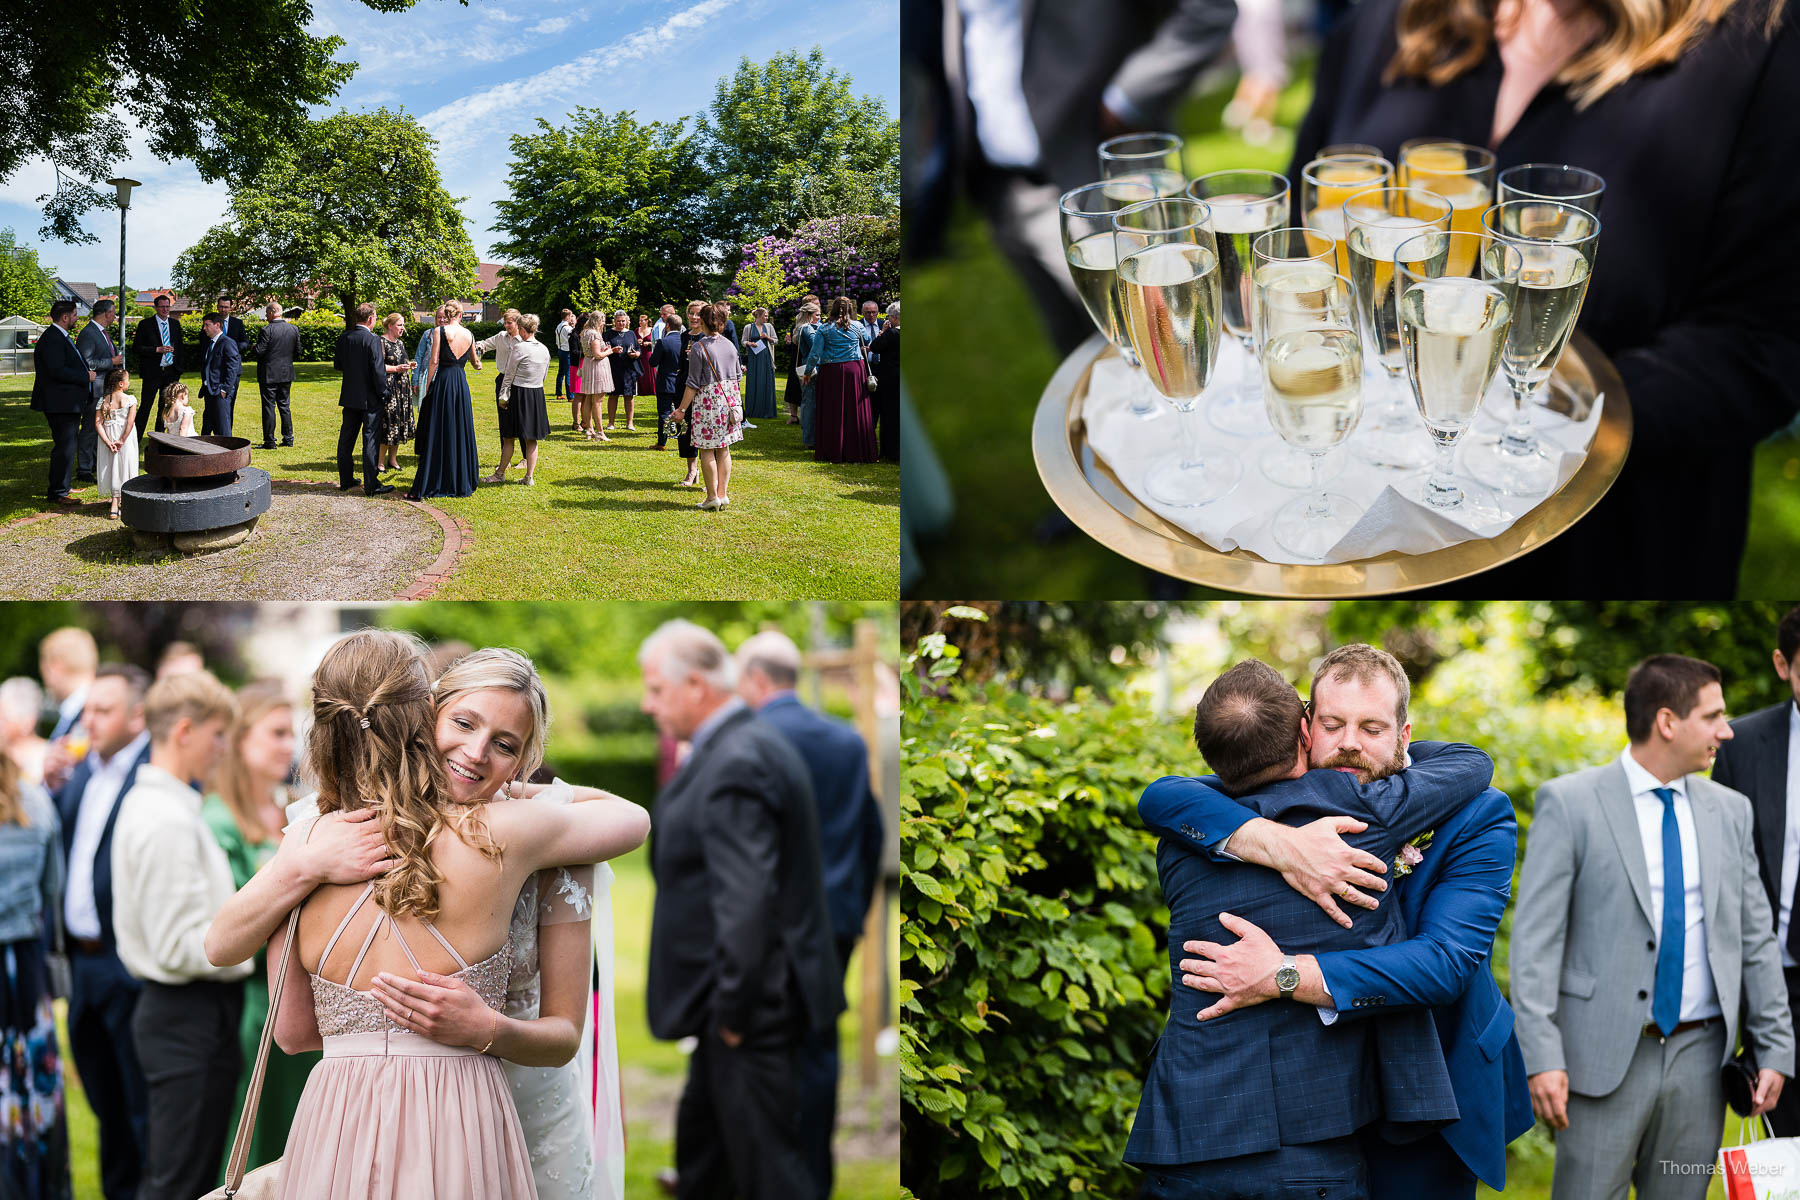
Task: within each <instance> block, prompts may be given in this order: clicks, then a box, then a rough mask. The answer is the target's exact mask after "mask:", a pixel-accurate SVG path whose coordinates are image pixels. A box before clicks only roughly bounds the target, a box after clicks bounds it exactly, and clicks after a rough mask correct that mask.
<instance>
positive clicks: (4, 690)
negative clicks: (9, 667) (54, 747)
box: [0, 675, 50, 784]
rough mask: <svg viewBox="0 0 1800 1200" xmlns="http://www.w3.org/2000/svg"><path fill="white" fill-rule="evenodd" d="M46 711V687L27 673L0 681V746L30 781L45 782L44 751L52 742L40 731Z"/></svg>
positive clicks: (21, 773)
mask: <svg viewBox="0 0 1800 1200" xmlns="http://www.w3.org/2000/svg"><path fill="white" fill-rule="evenodd" d="M43 712H44V689H43V688H41V687H39V686H38V681H37V680H35V679H33V678H31V677H30V676H28V675H15V676H13V677H12V678H11V679H8V680H7V681H6V682H5V683H0V746H5V747H6V755H7V757H8V758H10V759H12V760H13V763H14V765H16V766H17V767H18V768H19V774H20V776H21V777H22V778H23V779H24V780H25V781H26V782H27V783H39V784H41V783H43V782H44V754H45V752H46V751H47V750H49V748H50V743H49V742H47V741H45V740H44V739H43V738H41V737H39V736H38V735H37V724H38V718H39V717H40V716H42V715H43Z"/></svg>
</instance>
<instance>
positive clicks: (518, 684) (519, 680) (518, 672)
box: [432, 647, 550, 781]
mask: <svg viewBox="0 0 1800 1200" xmlns="http://www.w3.org/2000/svg"><path fill="white" fill-rule="evenodd" d="M490 688H492V689H495V690H498V691H503V692H512V693H514V694H516V695H519V696H523V697H524V698H525V706H526V708H528V709H530V710H531V728H530V729H529V730H528V731H527V732H526V734H525V744H524V745H523V746H521V747H520V748H519V775H518V777H519V779H520V780H521V781H523V780H526V779H530V778H531V773H532V772H533V771H535V770H537V769H538V766H539V765H540V764H541V763H542V762H543V761H544V742H545V740H546V739H547V738H548V737H549V735H550V698H549V697H548V696H547V695H545V694H544V681H543V680H542V679H539V678H538V673H537V668H536V667H534V666H532V665H531V660H530V659H529V658H526V657H525V656H524V655H523V654H520V653H519V652H518V651H517V650H507V649H505V648H503V647H491V648H489V649H486V650H475V651H472V652H470V653H468V654H465V655H463V656H462V657H461V658H459V659H457V660H456V661H455V662H453V663H451V664H450V665H449V666H448V667H445V668H444V673H443V674H442V675H439V676H438V681H437V683H436V684H435V685H433V689H432V690H433V691H434V693H435V694H436V696H437V708H438V711H439V712H442V711H443V710H444V709H445V708H447V707H449V705H450V703H451V702H452V701H453V700H455V699H456V698H457V697H459V696H465V695H467V694H468V693H470V692H479V691H486V690H488V689H490Z"/></svg>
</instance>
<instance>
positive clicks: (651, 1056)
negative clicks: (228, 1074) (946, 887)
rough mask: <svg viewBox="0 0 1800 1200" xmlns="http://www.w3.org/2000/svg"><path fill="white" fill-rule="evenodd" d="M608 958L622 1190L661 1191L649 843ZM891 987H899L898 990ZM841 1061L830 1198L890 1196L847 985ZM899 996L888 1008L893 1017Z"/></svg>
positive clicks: (855, 961)
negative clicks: (621, 1115) (647, 994)
mask: <svg viewBox="0 0 1800 1200" xmlns="http://www.w3.org/2000/svg"><path fill="white" fill-rule="evenodd" d="M612 866H613V870H614V872H615V874H616V876H617V877H616V879H615V881H614V883H613V931H614V932H613V936H614V962H615V965H616V970H617V975H616V980H615V999H616V1002H617V1005H618V1033H619V1064H620V1068H621V1070H622V1071H623V1073H624V1077H625V1114H626V1161H625V1194H626V1195H627V1196H630V1197H634V1198H636V1197H640V1196H642V1197H654V1196H658V1195H661V1192H660V1191H659V1190H658V1188H657V1186H656V1174H657V1172H658V1171H660V1170H662V1169H663V1168H664V1167H669V1166H673V1165H674V1163H675V1143H674V1102H675V1098H676V1097H677V1096H678V1095H679V1094H680V1091H681V1082H682V1079H683V1077H684V1076H685V1075H686V1073H687V1061H686V1058H685V1056H683V1055H682V1053H681V1051H680V1050H679V1049H678V1048H677V1047H676V1046H675V1045H674V1044H672V1043H669V1042H659V1041H657V1040H656V1039H655V1038H653V1037H651V1036H650V1029H649V1024H648V1022H647V1019H646V1017H645V1012H644V964H645V963H646V962H647V961H648V954H649V946H650V908H651V904H652V901H653V899H654V895H655V887H654V885H653V884H652V882H651V879H650V867H649V860H648V856H647V852H646V851H643V850H638V851H636V852H634V853H632V854H629V855H627V856H625V857H624V858H620V859H616V860H614V862H613V864H612ZM899 931H900V925H899V914H898V912H897V911H896V913H895V914H894V918H893V924H892V928H891V931H890V936H889V938H888V952H889V960H890V961H889V973H890V978H898V977H899V970H900V932H899ZM862 952H863V951H862V947H860V946H859V947H858V950H857V957H855V958H852V959H851V963H850V970H849V971H848V972H847V978H848V979H851V980H855V979H859V978H860V972H861V963H860V962H859V959H860V956H861V954H862ZM896 994H897V992H896ZM850 1000H851V1004H852V1011H851V1012H849V1013H846V1014H845V1016H844V1019H843V1021H842V1022H841V1025H840V1028H841V1030H842V1033H843V1048H842V1062H843V1067H844V1072H845V1078H844V1083H843V1088H842V1091H841V1092H840V1093H839V1098H838V1108H839V1113H838V1133H837V1145H838V1161H837V1187H836V1189H835V1190H834V1192H833V1193H832V1194H833V1196H834V1198H835V1200H891V1198H892V1197H894V1196H896V1195H898V1194H899V1192H900V1149H899V1133H898V1127H899V1087H900V1084H899V1072H898V1069H897V1068H896V1066H895V1065H894V1060H893V1059H891V1058H890V1059H883V1060H882V1063H881V1068H882V1070H881V1082H880V1083H879V1084H877V1086H876V1087H875V1089H874V1090H873V1091H872V1092H870V1093H866V1094H865V1093H864V1092H863V1091H862V1089H861V1087H860V1085H859V1083H858V1082H857V1080H856V1078H855V1075H856V1063H857V1054H858V1051H857V1044H856V1033H857V1022H856V1019H855V1009H854V1006H855V1004H856V1000H857V997H856V995H855V994H854V993H852V994H851V995H850ZM899 1016H900V1013H899V1007H898V1003H897V1002H896V1005H895V1007H894V1009H893V1010H892V1012H891V1013H890V1015H889V1020H890V1023H892V1022H897V1021H898V1020H899ZM63 1062H64V1065H65V1069H67V1070H69V1073H70V1084H69V1140H70V1153H71V1157H72V1159H73V1165H74V1176H75V1200H99V1197H100V1178H99V1161H100V1152H99V1145H98V1141H97V1136H98V1135H97V1132H96V1126H95V1123H94V1116H93V1113H92V1112H91V1111H90V1110H89V1109H88V1106H87V1102H86V1100H85V1099H84V1098H83V1097H82V1096H81V1094H80V1089H79V1087H78V1085H77V1084H76V1083H75V1081H74V1079H73V1069H72V1067H71V1066H70V1065H69V1064H70V1063H71V1062H72V1060H71V1059H70V1058H69V1053H68V1047H67V1045H66V1042H65V1045H64V1047H63Z"/></svg>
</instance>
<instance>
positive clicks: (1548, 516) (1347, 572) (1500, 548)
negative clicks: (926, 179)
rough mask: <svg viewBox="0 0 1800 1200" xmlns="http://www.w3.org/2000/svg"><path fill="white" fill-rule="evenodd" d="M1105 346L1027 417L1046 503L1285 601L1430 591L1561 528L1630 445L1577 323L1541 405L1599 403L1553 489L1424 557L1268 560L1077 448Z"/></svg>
mask: <svg viewBox="0 0 1800 1200" xmlns="http://www.w3.org/2000/svg"><path fill="white" fill-rule="evenodd" d="M1117 353H1118V351H1117V350H1115V349H1114V348H1113V346H1112V345H1111V343H1109V342H1107V341H1106V340H1105V339H1104V338H1102V337H1101V336H1100V335H1099V334H1095V335H1094V336H1093V337H1092V338H1090V339H1088V340H1087V341H1086V342H1084V343H1083V344H1082V346H1081V347H1080V349H1078V350H1076V351H1075V353H1074V354H1071V355H1070V356H1069V357H1068V358H1067V359H1066V360H1064V362H1063V364H1062V366H1061V367H1059V368H1058V369H1057V372H1056V374H1055V375H1053V376H1052V377H1051V379H1050V383H1049V385H1048V386H1046V387H1045V388H1044V396H1043V399H1042V400H1040V401H1039V402H1038V407H1037V415H1036V416H1035V418H1034V419H1033V420H1032V424H1031V452H1032V456H1033V457H1034V458H1035V459H1036V460H1037V469H1038V475H1039V477H1040V478H1042V479H1043V481H1044V488H1045V490H1046V491H1048V492H1049V493H1050V498H1051V499H1052V500H1053V501H1055V502H1056V506H1057V507H1058V508H1060V509H1062V511H1063V512H1064V513H1066V514H1068V517H1069V519H1070V520H1071V521H1074V522H1075V524H1076V525H1078V526H1080V527H1081V529H1082V530H1083V531H1084V532H1085V533H1087V535H1088V536H1089V537H1092V538H1093V539H1094V540H1095V541H1097V542H1099V543H1100V544H1101V545H1103V546H1105V547H1106V548H1107V549H1109V550H1112V551H1114V552H1116V553H1118V554H1122V555H1124V556H1125V557H1126V558H1129V559H1132V560H1133V561H1135V562H1139V563H1142V564H1143V565H1144V566H1146V567H1150V568H1151V569H1153V570H1156V571H1161V572H1162V573H1163V574H1165V575H1172V576H1174V577H1175V578H1177V579H1185V580H1188V581H1189V582H1191V583H1198V584H1204V585H1205V586H1207V587H1212V588H1219V589H1221V590H1224V591H1229V592H1242V593H1245V594H1247V595H1255V596H1275V597H1284V598H1293V599H1320V598H1334V597H1349V596H1386V595H1394V594H1396V593H1400V592H1411V591H1417V590H1419V589H1420V588H1430V587H1437V586H1440V585H1442V584H1446V583H1449V582H1451V581H1452V580H1457V579H1465V578H1467V577H1469V576H1471V575H1478V574H1480V573H1481V572H1483V571H1486V570H1489V569H1491V568H1493V567H1497V566H1499V565H1500V564H1501V563H1505V562H1511V561H1512V560H1513V559H1515V558H1518V557H1519V556H1520V555H1522V554H1525V553H1528V552H1529V551H1532V550H1535V549H1536V548H1537V547H1539V546H1542V545H1543V544H1544V543H1546V542H1548V541H1550V539H1552V538H1554V537H1556V536H1557V535H1558V534H1560V533H1562V532H1563V530H1565V529H1567V528H1569V526H1571V525H1573V524H1574V523H1575V522H1576V521H1579V520H1580V519H1581V518H1582V517H1583V516H1585V515H1586V514H1587V512H1588V510H1589V509H1591V508H1593V507H1594V505H1596V504H1598V503H1599V502H1600V497H1602V496H1604V495H1605V494H1606V490H1607V489H1608V488H1610V487H1611V486H1612V485H1613V481H1614V480H1615V479H1617V478H1618V477H1619V470H1620V468H1622V467H1623V466H1624V465H1625V453H1626V451H1627V450H1628V449H1630V447H1631V402H1630V400H1629V399H1628V398H1627V397H1626V395H1625V384H1624V382H1623V381H1622V380H1620V378H1619V373H1618V371H1616V370H1615V369H1614V368H1613V365H1612V363H1611V362H1609V361H1608V360H1607V358H1606V356H1605V355H1604V354H1602V353H1600V350H1599V348H1598V347H1597V346H1595V345H1594V343H1593V342H1592V341H1591V340H1589V338H1588V337H1587V335H1586V334H1584V333H1581V332H1579V331H1577V332H1576V334H1575V335H1574V337H1572V338H1571V339H1570V340H1569V345H1568V349H1567V350H1565V351H1564V352H1563V356H1562V361H1561V362H1560V363H1558V364H1557V367H1556V374H1555V375H1554V376H1553V377H1552V378H1551V381H1550V393H1549V400H1548V407H1550V408H1551V409H1554V410H1556V411H1559V412H1562V413H1565V414H1568V415H1571V416H1573V417H1575V418H1576V419H1579V418H1580V417H1581V416H1583V415H1585V414H1586V413H1587V412H1588V410H1589V408H1590V407H1591V406H1592V404H1593V402H1594V398H1595V396H1597V395H1599V394H1601V393H1604V394H1605V398H1606V400H1605V405H1604V406H1603V408H1602V411H1601V414H1600V423H1599V426H1598V427H1597V428H1596V429H1595V431H1594V443H1593V445H1592V446H1591V447H1589V449H1588V454H1587V457H1586V458H1585V459H1583V460H1582V463H1581V466H1580V467H1578V468H1577V469H1576V471H1575V474H1574V475H1573V476H1571V477H1570V478H1569V481H1568V482H1567V483H1566V484H1564V485H1563V486H1562V487H1561V488H1560V489H1559V490H1558V491H1557V492H1556V493H1555V494H1553V495H1551V496H1550V497H1549V498H1548V499H1546V500H1544V501H1542V502H1541V503H1539V504H1538V506H1537V507H1536V508H1535V509H1533V510H1532V511H1531V512H1530V513H1529V514H1527V515H1526V516H1525V517H1523V518H1521V519H1520V520H1518V521H1516V522H1514V523H1513V525H1512V527H1511V528H1509V529H1508V530H1507V531H1506V532H1505V533H1503V534H1501V535H1500V536H1499V537H1495V538H1485V539H1476V540H1472V541H1467V542H1461V543H1458V544H1457V545H1454V546H1446V547H1445V548H1444V549H1442V550H1433V551H1431V552H1430V553H1428V554H1402V553H1400V552H1398V551H1394V552H1390V553H1387V554H1382V555H1379V556H1377V557H1375V558H1365V559H1359V560H1357V561H1355V562H1346V563H1329V564H1313V563H1302V564H1288V563H1272V562H1269V561H1268V560H1267V559H1265V558H1263V557H1261V556H1260V555H1257V554H1252V553H1251V552H1249V551H1247V550H1233V551H1230V552H1229V553H1227V552H1225V551H1220V550H1215V549H1213V548H1212V547H1211V546H1208V545H1207V544H1206V543H1205V542H1203V541H1201V540H1200V539H1199V538H1197V537H1195V536H1194V535H1193V534H1191V533H1189V532H1187V530H1185V529H1182V528H1180V527H1179V526H1177V525H1174V524H1171V523H1170V522H1168V521H1166V520H1164V519H1163V518H1162V517H1160V516H1158V515H1157V514H1156V513H1154V512H1152V511H1151V510H1150V509H1148V508H1146V507H1145V506H1144V505H1142V504H1140V503H1138V501H1137V499H1136V497H1134V496H1132V495H1131V493H1130V492H1128V491H1126V490H1125V487H1124V485H1123V484H1121V483H1120V482H1119V478H1118V476H1117V475H1115V474H1113V471H1112V468H1111V467H1110V466H1108V465H1107V463H1106V462H1105V461H1104V460H1102V459H1101V458H1099V457H1098V456H1097V455H1095V453H1094V451H1093V448H1092V447H1090V446H1089V445H1088V441H1087V425H1086V423H1085V422H1084V421H1083V419H1082V415H1081V414H1082V406H1083V404H1084V403H1085V402H1086V399H1087V389H1088V378H1089V375H1090V373H1091V372H1092V371H1093V367H1094V364H1095V363H1096V362H1098V361H1100V359H1101V358H1103V357H1105V356H1107V355H1116V354H1117Z"/></svg>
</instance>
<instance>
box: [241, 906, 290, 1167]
mask: <svg viewBox="0 0 1800 1200" xmlns="http://www.w3.org/2000/svg"><path fill="white" fill-rule="evenodd" d="M299 931H300V908H299V906H298V905H296V906H295V907H294V911H293V912H291V913H289V914H288V924H287V945H286V946H284V947H283V948H282V951H281V970H280V971H278V972H277V973H276V975H275V986H274V987H273V988H270V989H269V1015H268V1018H267V1019H266V1020H264V1021H263V1031H262V1040H261V1041H259V1042H258V1043H257V1044H256V1066H255V1067H254V1068H252V1069H251V1071H250V1082H249V1084H248V1085H246V1086H245V1088H244V1113H243V1115H242V1116H241V1117H239V1118H238V1127H237V1136H236V1137H234V1138H232V1139H231V1158H230V1159H229V1160H227V1162H226V1164H225V1194H226V1195H227V1196H235V1195H236V1194H237V1190H238V1189H239V1188H240V1187H242V1186H243V1185H244V1164H245V1162H246V1161H247V1160H248V1159H249V1157H250V1131H251V1130H252V1129H255V1128H256V1107H257V1104H258V1103H259V1102H260V1101H261V1100H262V1089H263V1076H264V1074H265V1073H266V1072H267V1070H268V1066H269V1043H270V1042H271V1041H273V1040H274V1037H275V1014H276V1013H278V1012H280V1011H281V993H282V992H283V990H285V989H286V987H287V972H288V960H289V959H290V958H292V957H293V954H294V939H295V937H296V936H297V935H298V933H299Z"/></svg>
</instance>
